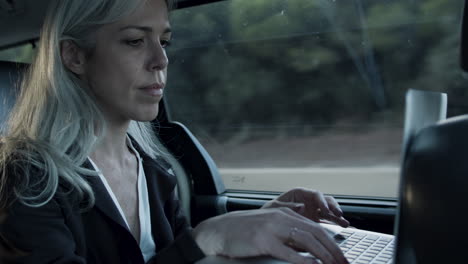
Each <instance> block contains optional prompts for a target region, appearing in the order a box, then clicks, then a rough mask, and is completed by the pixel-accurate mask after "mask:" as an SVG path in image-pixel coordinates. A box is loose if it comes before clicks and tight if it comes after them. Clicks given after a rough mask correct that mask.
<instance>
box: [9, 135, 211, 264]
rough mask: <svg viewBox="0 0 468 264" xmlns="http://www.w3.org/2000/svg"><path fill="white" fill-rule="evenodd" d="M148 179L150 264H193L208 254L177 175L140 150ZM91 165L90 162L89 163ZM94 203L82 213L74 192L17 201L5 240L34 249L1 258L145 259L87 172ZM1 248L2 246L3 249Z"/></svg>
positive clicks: (36, 263)
mask: <svg viewBox="0 0 468 264" xmlns="http://www.w3.org/2000/svg"><path fill="white" fill-rule="evenodd" d="M134 146H135V148H136V149H137V150H138V151H139V153H140V155H141V157H142V160H143V169H144V171H145V175H146V180H147V184H148V196H149V203H150V214H151V226H152V233H153V238H154V240H155V244H156V252H157V254H156V256H155V257H153V258H152V259H151V260H150V261H149V263H191V262H194V261H196V260H198V259H201V258H203V257H204V255H203V253H202V251H201V250H200V248H199V247H198V246H197V244H196V243H195V241H194V240H193V238H192V235H191V229H190V227H189V225H188V223H187V221H186V219H185V217H184V216H183V215H182V213H181V210H180V207H179V200H178V198H177V193H176V178H175V176H173V175H171V174H169V173H168V171H167V169H166V168H165V167H164V166H163V165H162V164H167V163H165V162H164V161H163V160H153V159H151V158H150V157H149V156H147V155H146V154H145V153H144V152H143V151H141V150H140V149H139V148H138V146H137V144H134ZM84 166H85V167H87V168H92V166H91V164H90V163H89V161H88V162H87V163H85V164H84ZM85 177H86V178H87V180H88V181H89V183H90V184H91V186H92V188H93V190H94V193H95V196H96V203H95V206H94V207H93V208H92V209H90V210H88V211H86V212H80V209H79V208H78V206H77V205H76V203H73V202H72V199H71V198H70V197H71V196H70V195H66V194H59V193H57V194H56V195H55V197H54V199H52V200H51V201H50V202H49V203H48V204H46V205H44V206H42V207H39V208H31V207H27V206H24V205H22V204H20V203H19V202H15V203H14V204H13V206H11V207H10V208H9V210H8V211H7V217H6V219H4V221H3V223H1V224H0V245H3V246H5V245H13V246H14V247H16V248H19V249H21V250H23V251H26V252H28V253H29V254H28V255H27V256H24V257H16V258H7V257H5V256H0V263H2V264H4V263H5V264H6V263H31V264H32V263H34V264H41V263H112V264H118V263H126V264H127V263H132V264H133V263H135V264H141V263H144V260H143V255H142V253H141V250H140V248H139V245H138V243H137V241H136V240H135V239H134V237H133V236H132V234H131V233H130V231H129V230H128V228H127V226H126V224H125V222H124V220H123V219H122V217H121V215H120V213H119V212H118V210H117V208H116V207H115V205H114V203H113V201H112V199H111V198H110V196H109V194H108V192H107V190H106V188H105V187H104V185H103V184H102V182H101V180H100V179H99V178H96V177H90V176H85ZM0 252H1V249H0Z"/></svg>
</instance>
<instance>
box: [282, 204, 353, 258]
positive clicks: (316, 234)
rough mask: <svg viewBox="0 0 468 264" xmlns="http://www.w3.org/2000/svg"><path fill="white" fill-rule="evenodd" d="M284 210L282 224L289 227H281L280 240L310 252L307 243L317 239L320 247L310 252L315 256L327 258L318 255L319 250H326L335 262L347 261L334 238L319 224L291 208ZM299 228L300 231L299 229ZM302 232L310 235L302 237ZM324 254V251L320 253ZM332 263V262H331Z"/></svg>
mask: <svg viewBox="0 0 468 264" xmlns="http://www.w3.org/2000/svg"><path fill="white" fill-rule="evenodd" d="M283 212H285V213H286V214H285V216H284V217H285V218H284V220H285V222H284V224H283V226H288V227H291V228H289V229H285V228H281V231H280V233H281V234H280V235H281V240H282V241H283V242H284V243H286V244H289V245H290V246H292V247H296V246H299V247H301V248H303V249H307V250H308V251H309V252H311V250H313V249H311V248H310V247H308V246H307V245H308V243H312V241H317V242H319V243H320V244H321V245H322V248H320V249H317V248H318V247H316V248H315V251H314V252H311V253H313V254H316V255H315V256H317V257H319V258H321V259H322V260H328V258H327V255H319V254H320V252H322V251H325V252H328V254H331V255H332V256H333V257H334V258H335V259H336V260H337V262H336V263H347V261H346V259H345V257H344V255H343V252H342V251H341V250H340V248H339V247H338V245H337V244H336V242H335V241H334V239H333V238H332V237H331V236H330V235H328V233H327V232H326V231H325V229H323V227H321V226H320V225H319V224H317V223H315V222H312V221H310V220H308V219H307V218H305V217H303V216H301V215H298V214H296V213H294V212H292V211H291V210H289V214H287V213H288V212H286V211H283ZM299 230H300V231H299ZM304 233H309V234H311V235H312V236H313V237H312V236H308V238H307V239H306V238H304V237H303V235H304ZM296 235H297V237H298V239H299V240H298V241H297V242H299V243H298V244H296V245H295V244H294V241H296ZM322 254H326V253H322ZM331 263H332V262H331Z"/></svg>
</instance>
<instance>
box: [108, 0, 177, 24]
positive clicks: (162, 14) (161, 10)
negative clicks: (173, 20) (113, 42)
mask: <svg viewBox="0 0 468 264" xmlns="http://www.w3.org/2000/svg"><path fill="white" fill-rule="evenodd" d="M129 26H139V27H146V28H152V29H153V31H161V30H162V31H165V30H166V29H167V28H170V24H169V15H168V8H167V4H166V1H165V0H147V1H144V3H143V4H142V5H140V6H139V7H138V8H137V9H136V10H135V11H134V12H132V13H131V14H130V15H128V16H126V17H124V18H122V19H121V20H119V21H117V22H115V23H113V24H112V27H113V28H115V29H117V30H121V29H124V28H128V27H129Z"/></svg>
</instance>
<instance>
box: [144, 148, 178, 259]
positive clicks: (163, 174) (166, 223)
mask: <svg viewBox="0 0 468 264" xmlns="http://www.w3.org/2000/svg"><path fill="white" fill-rule="evenodd" d="M140 153H142V155H141V156H142V158H143V169H144V170H145V175H146V182H147V185H148V198H149V203H150V212H151V228H152V233H153V238H154V240H155V242H156V248H157V251H159V250H161V249H163V248H164V247H166V246H167V245H168V244H169V243H170V242H172V241H173V240H174V235H173V233H172V229H173V227H172V226H171V223H172V219H167V217H168V215H166V212H164V205H165V204H166V201H168V199H170V198H171V194H172V192H173V191H174V188H175V187H176V179H175V177H173V176H171V175H170V174H168V172H167V171H166V170H165V169H164V168H163V167H162V166H161V165H160V164H161V163H159V162H160V161H159V160H157V161H155V160H153V159H152V158H150V157H149V156H147V155H146V154H145V153H144V152H142V151H140ZM163 164H164V163H163ZM168 214H169V216H171V215H172V212H168Z"/></svg>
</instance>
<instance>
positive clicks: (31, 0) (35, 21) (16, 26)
mask: <svg viewBox="0 0 468 264" xmlns="http://www.w3.org/2000/svg"><path fill="white" fill-rule="evenodd" d="M48 3H49V0H0V32H1V33H0V48H5V47H8V46H12V45H15V44H18V43H21V42H25V41H28V40H32V39H36V38H38V37H39V31H40V27H41V24H42V21H43V19H44V16H45V13H46V10H47V5H48Z"/></svg>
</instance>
